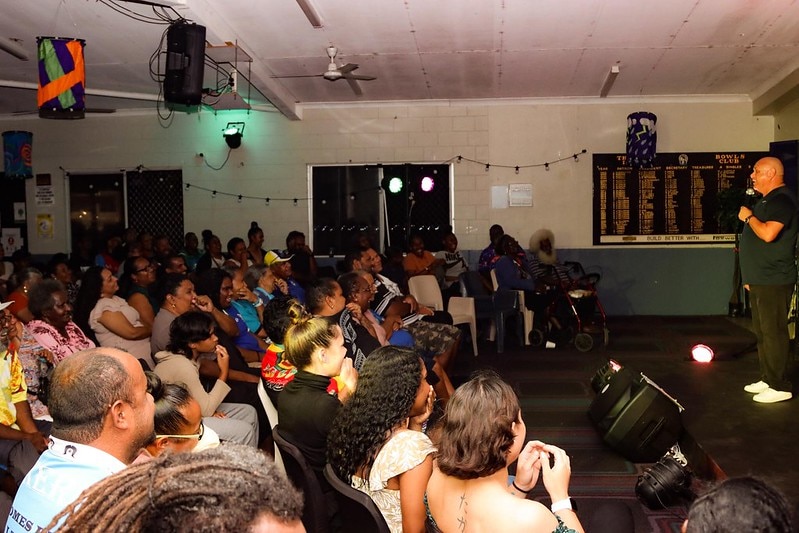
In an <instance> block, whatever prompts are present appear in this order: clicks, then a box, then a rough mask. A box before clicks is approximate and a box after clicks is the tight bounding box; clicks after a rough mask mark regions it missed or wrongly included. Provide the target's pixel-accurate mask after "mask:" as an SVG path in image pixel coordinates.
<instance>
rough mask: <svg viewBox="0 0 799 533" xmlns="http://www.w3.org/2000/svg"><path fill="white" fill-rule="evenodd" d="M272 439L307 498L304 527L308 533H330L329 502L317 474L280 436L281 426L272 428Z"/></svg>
mask: <svg viewBox="0 0 799 533" xmlns="http://www.w3.org/2000/svg"><path fill="white" fill-rule="evenodd" d="M272 437H273V438H274V439H275V446H277V447H278V448H279V449H280V451H281V453H282V454H283V464H284V465H285V467H286V475H287V476H288V478H289V479H290V480H291V482H292V483H293V484H294V486H295V487H297V488H298V489H300V490H301V491H302V493H303V495H304V497H305V507H304V508H303V510H302V525H303V526H305V531H307V532H308V533H328V532H329V531H330V518H329V517H328V515H327V501H326V499H325V495H324V494H323V493H322V488H321V487H320V485H319V479H318V478H317V477H316V473H315V472H314V471H313V470H312V469H311V467H310V466H309V465H308V461H306V460H305V456H303V455H302V452H300V450H299V449H298V448H297V447H296V446H294V445H293V444H291V443H290V442H288V441H287V440H286V439H285V438H284V437H283V435H281V434H280V426H279V425H278V426H275V427H273V428H272Z"/></svg>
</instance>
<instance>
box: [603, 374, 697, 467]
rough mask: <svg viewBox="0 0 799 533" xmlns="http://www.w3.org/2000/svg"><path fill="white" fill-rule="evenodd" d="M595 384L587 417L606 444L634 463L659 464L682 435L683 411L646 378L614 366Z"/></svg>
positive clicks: (674, 401)
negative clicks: (681, 416) (660, 458)
mask: <svg viewBox="0 0 799 533" xmlns="http://www.w3.org/2000/svg"><path fill="white" fill-rule="evenodd" d="M611 363H612V364H615V365H616V368H615V369H614V368H612V367H610V364H609V365H608V366H606V367H604V368H602V369H600V370H599V371H598V372H597V375H596V376H595V377H594V379H593V380H592V385H593V387H594V390H595V391H596V392H597V396H596V398H594V401H593V402H592V403H591V406H590V407H589V410H588V416H589V417H590V418H591V421H592V422H593V423H594V424H595V425H596V427H597V429H598V430H599V432H600V434H601V435H602V439H603V440H604V441H605V443H606V444H607V445H608V446H610V447H611V448H613V449H614V450H616V451H617V452H619V453H620V454H621V455H623V456H624V457H625V458H627V459H628V460H630V461H633V462H635V463H651V462H654V461H657V460H658V458H659V457H660V456H662V455H663V454H664V453H665V452H666V451H667V450H668V449H669V448H670V447H671V446H672V445H674V444H675V443H676V442H677V441H678V440H679V438H680V436H681V435H682V430H683V427H682V420H681V419H680V412H681V411H682V407H681V406H680V404H679V403H677V401H676V400H675V399H674V398H672V397H671V396H669V395H668V394H666V392H665V391H664V390H663V389H661V388H660V387H658V386H657V385H656V384H655V383H653V382H652V381H651V380H650V379H649V378H647V377H646V376H644V375H643V374H636V373H635V372H633V371H631V370H630V369H628V368H625V367H621V366H620V365H618V364H617V363H615V362H611Z"/></svg>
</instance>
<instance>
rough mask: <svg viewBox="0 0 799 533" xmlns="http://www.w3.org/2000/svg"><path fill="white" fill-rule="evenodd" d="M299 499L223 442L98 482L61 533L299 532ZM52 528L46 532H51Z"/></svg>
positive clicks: (259, 461)
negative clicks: (80, 532) (147, 532)
mask: <svg viewBox="0 0 799 533" xmlns="http://www.w3.org/2000/svg"><path fill="white" fill-rule="evenodd" d="M302 506H303V501H302V495H301V494H300V492H299V491H298V490H297V489H295V488H294V487H293V486H292V485H291V483H289V481H288V480H287V479H286V477H285V476H284V475H283V474H282V473H281V472H280V470H279V469H278V468H277V467H276V466H275V464H274V463H273V462H272V461H271V460H270V459H269V458H268V457H266V456H264V454H263V453H261V452H259V451H257V450H254V449H252V448H249V447H245V446H238V445H235V444H223V445H222V446H219V447H217V448H214V449H212V450H205V451H202V452H200V453H192V454H164V455H162V456H160V457H158V458H156V459H154V460H152V461H147V462H145V463H142V464H137V465H133V466H131V467H129V468H126V469H125V470H123V471H122V472H119V473H118V474H115V475H113V476H111V477H108V478H107V479H105V480H103V481H101V482H99V483H97V484H96V485H94V486H93V487H92V488H91V489H90V490H88V491H86V492H85V493H84V494H83V495H82V496H81V498H80V499H79V500H77V501H76V502H75V503H74V504H73V505H70V506H69V507H67V508H66V509H65V510H64V511H63V512H62V513H61V514H59V515H58V516H57V517H55V519H54V520H53V521H52V523H51V524H50V526H55V525H56V524H57V523H58V522H59V521H62V520H63V523H62V524H61V526H60V527H59V529H58V530H59V531H63V532H70V531H158V532H162V533H177V532H182V531H252V532H266V531H269V532H273V533H299V532H301V531H303V527H302V523H301V522H300V516H301V514H302ZM48 531H49V528H48Z"/></svg>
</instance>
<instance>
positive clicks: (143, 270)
mask: <svg viewBox="0 0 799 533" xmlns="http://www.w3.org/2000/svg"><path fill="white" fill-rule="evenodd" d="M153 270H155V267H154V266H153V265H147V266H146V267H144V268H140V269H139V270H134V271H133V273H134V274H139V273H140V272H152V271H153Z"/></svg>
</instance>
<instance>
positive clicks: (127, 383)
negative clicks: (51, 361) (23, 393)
mask: <svg viewBox="0 0 799 533" xmlns="http://www.w3.org/2000/svg"><path fill="white" fill-rule="evenodd" d="M135 372H142V369H141V365H140V364H139V362H138V361H137V360H136V359H135V358H134V357H133V356H132V355H130V354H128V353H126V352H123V351H122V350H117V349H116V348H103V347H100V348H91V349H89V350H84V351H81V352H77V353H75V354H73V355H71V356H69V357H67V358H66V359H64V360H63V361H61V362H60V363H59V364H58V366H57V367H56V368H55V370H54V371H53V376H52V378H51V381H50V402H49V405H48V407H49V409H50V415H51V416H52V417H53V430H52V435H53V436H54V437H57V438H60V439H64V440H69V441H72V442H77V443H81V444H87V443H90V442H93V441H95V440H96V439H97V438H98V437H99V436H100V434H101V433H102V430H103V421H104V419H105V415H106V413H107V412H108V409H109V408H110V407H111V406H112V405H113V404H114V402H116V401H117V400H122V401H125V402H129V403H130V402H131V401H132V400H133V378H134V376H135Z"/></svg>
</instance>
